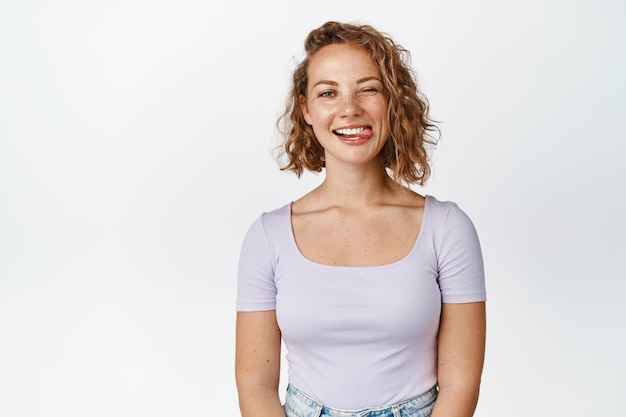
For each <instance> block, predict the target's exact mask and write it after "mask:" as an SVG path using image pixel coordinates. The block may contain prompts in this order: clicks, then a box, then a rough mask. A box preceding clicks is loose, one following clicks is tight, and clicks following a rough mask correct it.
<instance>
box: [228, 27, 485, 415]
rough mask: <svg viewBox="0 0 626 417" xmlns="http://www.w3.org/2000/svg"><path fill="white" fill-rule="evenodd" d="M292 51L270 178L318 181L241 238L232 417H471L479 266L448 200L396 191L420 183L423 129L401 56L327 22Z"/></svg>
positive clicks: (363, 32) (467, 226) (480, 316)
mask: <svg viewBox="0 0 626 417" xmlns="http://www.w3.org/2000/svg"><path fill="white" fill-rule="evenodd" d="M305 50H306V57H305V59H304V60H303V61H302V63H301V64H300V65H299V66H298V67H297V69H296V70H295V72H294V77H293V87H292V91H291V93H290V101H289V105H288V106H287V109H286V111H285V113H284V116H283V118H282V121H283V127H284V129H283V130H284V133H285V141H284V144H283V146H282V156H283V157H284V159H286V163H285V165H284V167H283V169H287V170H292V171H294V172H295V173H296V174H297V175H298V176H299V175H300V174H301V173H302V171H303V169H309V170H312V171H316V172H319V171H321V170H325V178H324V181H323V182H322V184H321V185H320V186H319V187H317V188H315V189H314V190H312V191H311V192H309V193H308V194H306V195H305V196H303V197H302V198H300V199H299V200H297V201H294V202H292V203H289V204H286V205H285V206H283V207H281V208H279V209H276V210H274V211H271V212H268V213H264V214H263V215H261V216H260V217H259V218H258V219H257V220H256V221H255V222H254V223H253V224H252V226H251V227H250V229H249V231H248V233H247V235H246V237H245V239H244V243H243V246H242V252H241V258H240V265H239V281H238V294H237V311H238V313H237V342H236V346H237V347H236V349H237V352H236V380H237V388H238V392H239V402H240V409H241V413H242V416H243V417H284V416H287V417H305V416H306V417H316V416H326V415H328V416H336V417H348V416H369V415H371V416H377V417H386V416H389V417H391V416H396V417H397V416H405V417H408V416H410V417H415V416H430V415H432V417H470V416H472V415H473V413H474V409H475V407H476V402H477V400H478V390H479V384H480V377H481V373H482V367H483V357H484V349H485V303H484V302H485V285H484V273H483V263H482V255H481V251H480V246H479V242H478V238H477V235H476V232H475V230H474V227H473V225H472V222H471V221H470V220H469V218H468V217H467V216H466V214H465V213H464V212H463V211H462V210H461V209H459V207H458V206H457V205H456V204H455V203H452V202H442V201H439V200H437V199H435V198H434V197H432V196H422V195H420V194H418V193H416V192H414V191H412V190H411V189H410V188H409V187H408V184H412V183H416V184H423V183H424V182H425V181H426V179H427V178H428V176H429V173H430V168H429V160H428V154H427V150H426V146H427V145H429V144H433V143H434V141H433V140H432V139H431V137H430V135H429V133H430V132H432V131H434V130H436V127H435V125H434V123H433V122H432V121H431V120H430V119H429V116H428V104H427V101H426V99H425V98H423V97H422V95H421V93H420V92H419V91H418V89H417V85H416V82H415V79H414V77H413V75H412V70H411V69H410V67H409V63H408V52H407V51H406V50H404V49H403V48H402V47H401V46H400V45H398V44H396V43H395V42H394V41H393V40H392V39H391V38H390V37H389V36H387V35H386V34H384V33H381V32H379V31H377V30H376V29H374V28H373V27H371V26H368V25H362V26H357V25H352V24H342V23H337V22H327V23H325V24H324V25H322V26H321V27H319V28H318V29H315V30H313V31H312V32H311V33H310V34H309V36H308V37H307V39H306V41H305ZM281 339H282V340H284V342H285V345H286V347H287V351H288V352H287V360H288V364H289V372H288V374H289V385H288V389H287V393H286V397H285V403H284V404H281V402H280V398H279V393H278V383H279V374H280V357H281V354H280V349H281Z"/></svg>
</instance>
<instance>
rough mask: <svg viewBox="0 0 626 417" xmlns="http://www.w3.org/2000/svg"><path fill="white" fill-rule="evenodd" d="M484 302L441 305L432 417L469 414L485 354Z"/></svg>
mask: <svg viewBox="0 0 626 417" xmlns="http://www.w3.org/2000/svg"><path fill="white" fill-rule="evenodd" d="M485 328H486V315H485V303H484V302H477V303H465V304H447V303H444V304H443V305H442V310H441V323H440V326H439V341H438V343H439V345H438V346H439V347H438V356H439V358H438V376H437V379H438V385H439V397H438V398H437V402H436V403H435V408H434V409H433V414H432V417H471V416H473V415H474V410H475V409H476V403H477V402H478V390H479V387H480V377H481V374H482V369H483V362H484V357H485Z"/></svg>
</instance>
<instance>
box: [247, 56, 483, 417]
mask: <svg viewBox="0 0 626 417" xmlns="http://www.w3.org/2000/svg"><path fill="white" fill-rule="evenodd" d="M308 76H309V87H308V89H307V95H306V97H302V99H301V107H302V111H303V114H304V116H305V119H306V120H307V122H308V123H309V124H310V125H311V126H312V127H313V130H314V132H315V135H316V137H317V139H318V140H319V142H320V144H321V145H322V146H323V148H324V150H325V160H326V176H325V179H324V181H323V183H322V184H321V185H320V186H319V187H318V188H316V189H314V190H313V191H311V192H310V193H308V194H307V195H305V196H304V197H302V198H301V199H299V200H297V201H295V202H294V203H293V204H292V219H291V220H292V225H293V232H294V237H295V240H296V243H297V245H298V248H299V250H300V252H301V253H302V254H303V255H304V256H305V257H307V258H309V259H310V260H312V261H314V262H318V263H322V264H327V265H342V266H374V265H384V264H389V263H392V262H395V261H398V260H400V259H402V258H404V257H405V256H406V255H407V254H408V253H409V251H410V250H411V248H412V247H413V244H414V242H415V240H416V238H417V234H418V231H419V228H420V225H421V221H422V217H423V213H424V197H423V196H421V195H419V194H417V193H415V192H413V191H411V190H409V189H408V188H405V187H398V186H397V185H395V184H393V182H392V180H391V179H390V178H389V177H388V176H387V175H386V173H385V171H384V169H383V167H382V165H381V162H380V159H379V156H378V155H379V153H380V150H381V149H382V147H383V146H384V144H385V142H386V140H387V137H388V135H389V130H388V120H387V110H386V108H387V98H386V97H385V95H384V93H383V90H382V82H381V76H380V72H379V70H378V68H377V67H376V65H375V64H374V62H373V61H372V60H371V59H370V58H369V56H368V55H367V53H366V52H365V51H364V50H363V49H360V48H358V47H354V46H350V45H329V46H326V47H324V48H322V49H321V50H320V51H318V52H317V53H316V55H314V57H313V59H312V60H311V63H310V65H309V68H308ZM348 128H349V129H356V130H351V131H348V130H342V129H348ZM362 128H365V131H369V132H371V134H368V135H365V136H361V137H358V136H356V135H355V134H354V132H357V131H360V129H362ZM338 130H339V132H345V133H346V134H347V135H348V137H347V138H346V137H345V136H343V137H342V135H338V134H337V133H338ZM485 321H486V319H485V303H482V302H480V303H467V304H443V305H442V313H441V322H440V328H439V336H438V386H439V397H438V399H437V402H436V405H435V408H434V411H433V414H432V417H471V416H472V415H473V413H474V409H475V407H476V403H477V400H478V390H479V385H480V377H481V373H482V368H483V359H484V351H485ZM236 333H237V334H236V339H237V341H236V365H235V374H236V380H237V389H238V392H239V404H240V409H241V414H242V416H243V417H281V416H282V417H284V416H285V413H284V411H283V409H282V406H281V403H280V399H279V395H278V383H279V374H280V355H281V352H280V349H281V334H280V329H279V327H278V324H277V322H276V313H275V311H262V312H246V313H242V312H240V313H238V314H237V332H236Z"/></svg>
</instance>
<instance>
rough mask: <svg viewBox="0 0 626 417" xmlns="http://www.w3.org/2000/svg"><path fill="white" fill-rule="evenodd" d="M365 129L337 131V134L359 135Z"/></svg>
mask: <svg viewBox="0 0 626 417" xmlns="http://www.w3.org/2000/svg"><path fill="white" fill-rule="evenodd" d="M363 129H365V128H364V127H354V128H352V129H337V130H336V131H335V132H337V133H339V134H340V135H357V134H359V133H361V132H362V131H363Z"/></svg>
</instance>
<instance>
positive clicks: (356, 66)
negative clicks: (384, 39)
mask: <svg viewBox="0 0 626 417" xmlns="http://www.w3.org/2000/svg"><path fill="white" fill-rule="evenodd" d="M307 70H308V71H307V75H308V85H307V92H306V97H301V106H302V112H303V114H304V118H305V120H306V122H307V123H308V124H309V125H311V127H312V128H313V132H314V133H315V137H316V138H317V140H318V141H319V143H320V144H321V145H322V147H323V148H324V153H325V160H326V167H327V168H328V167H329V166H331V165H332V164H336V163H343V164H357V165H358V164H360V165H362V164H380V161H379V153H380V151H381V149H382V148H383V146H384V145H385V143H386V142H387V139H388V137H389V122H388V115H387V103H388V101H387V98H386V97H385V94H384V92H383V83H382V78H381V75H380V71H379V70H378V67H377V66H376V64H375V63H374V61H373V60H372V59H371V58H370V56H369V54H368V53H367V51H366V50H365V49H364V48H362V47H359V46H355V45H347V44H331V45H327V46H325V47H323V48H322V49H320V50H319V51H317V52H316V53H315V55H313V57H312V58H311V61H310V62H309V66H308V69H307Z"/></svg>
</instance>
